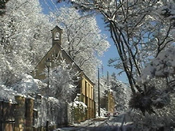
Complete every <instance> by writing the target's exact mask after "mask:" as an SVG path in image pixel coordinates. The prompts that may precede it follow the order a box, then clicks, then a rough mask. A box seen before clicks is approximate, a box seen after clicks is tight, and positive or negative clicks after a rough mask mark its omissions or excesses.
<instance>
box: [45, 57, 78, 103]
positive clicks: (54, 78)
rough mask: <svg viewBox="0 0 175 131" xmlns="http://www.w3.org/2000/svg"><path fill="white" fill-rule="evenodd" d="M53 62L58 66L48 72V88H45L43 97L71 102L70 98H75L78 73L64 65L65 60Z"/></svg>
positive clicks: (70, 66)
mask: <svg viewBox="0 0 175 131" xmlns="http://www.w3.org/2000/svg"><path fill="white" fill-rule="evenodd" d="M55 62H57V64H58V62H59V64H58V66H56V67H54V68H53V69H51V70H50V73H49V85H48V86H49V87H46V88H45V95H46V96H52V97H55V98H57V99H59V100H60V101H67V102H71V100H73V98H72V96H76V87H77V86H78V85H77V83H78V81H79V78H78V77H79V73H80V72H76V71H75V70H73V68H72V67H73V65H70V64H66V62H65V60H61V61H58V60H56V61H55ZM47 79H48V78H47Z"/></svg>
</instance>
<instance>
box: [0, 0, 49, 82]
mask: <svg viewBox="0 0 175 131" xmlns="http://www.w3.org/2000/svg"><path fill="white" fill-rule="evenodd" d="M0 20H1V24H0V27H1V28H0V39H1V41H0V42H1V47H0V50H1V53H0V55H1V57H0V59H1V64H0V66H1V67H2V68H1V76H0V79H1V81H3V82H4V84H6V85H10V84H12V83H13V82H14V81H15V80H16V78H18V75H20V74H25V73H29V72H30V71H32V69H33V67H34V66H35V64H36V63H37V61H38V60H40V59H41V57H42V56H43V55H44V54H45V53H46V51H47V50H48V47H50V46H51V45H50V44H48V42H49V40H50V39H51V36H50V35H49V34H51V33H50V29H51V28H50V27H51V24H50V23H49V19H48V18H47V17H46V16H45V15H43V14H42V10H41V7H40V4H39V1H37V0H32V1H27V0H10V1H8V2H7V3H6V13H5V14H4V15H3V16H2V17H0Z"/></svg>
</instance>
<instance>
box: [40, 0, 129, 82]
mask: <svg viewBox="0 0 175 131" xmlns="http://www.w3.org/2000/svg"><path fill="white" fill-rule="evenodd" d="M39 1H40V3H41V5H42V8H43V12H44V13H45V14H47V13H48V12H49V11H50V9H49V8H48V6H50V7H51V8H52V9H53V4H52V3H51V2H48V1H47V0H39ZM44 1H47V3H48V5H46V4H45V2H44ZM57 6H58V8H59V7H61V6H64V4H57ZM96 20H97V24H98V26H99V28H100V30H101V31H102V33H103V34H105V35H106V36H107V37H108V38H107V40H108V41H109V43H110V45H111V46H110V48H109V49H108V50H107V52H105V53H104V55H103V56H102V57H101V58H100V59H101V60H102V64H103V69H101V70H100V74H101V75H104V76H106V74H107V71H108V72H109V74H112V73H113V72H114V73H116V75H117V73H119V71H118V70H117V69H115V68H114V67H109V66H108V60H109V59H110V58H115V57H117V56H118V55H117V49H116V47H115V45H114V43H113V41H112V39H111V38H110V32H109V31H107V29H106V28H105V24H104V21H103V20H102V19H101V16H100V15H98V16H97V17H96ZM117 79H119V80H121V81H123V82H127V79H126V76H125V74H124V73H123V74H122V75H120V76H118V75H117Z"/></svg>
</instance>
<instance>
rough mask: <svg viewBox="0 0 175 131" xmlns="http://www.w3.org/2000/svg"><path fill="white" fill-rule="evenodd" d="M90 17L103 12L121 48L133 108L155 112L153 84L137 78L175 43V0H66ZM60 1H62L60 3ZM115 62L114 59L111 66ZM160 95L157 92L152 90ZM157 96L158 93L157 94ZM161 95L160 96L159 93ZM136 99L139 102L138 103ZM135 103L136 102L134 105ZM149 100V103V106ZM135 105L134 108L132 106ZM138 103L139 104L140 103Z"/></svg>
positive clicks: (120, 65)
mask: <svg viewBox="0 0 175 131" xmlns="http://www.w3.org/2000/svg"><path fill="white" fill-rule="evenodd" d="M63 1H64V0H63ZM65 1H69V2H71V3H72V5H73V6H74V7H75V8H77V9H79V10H81V11H83V12H84V11H86V12H88V13H89V14H94V13H100V14H102V15H103V16H104V21H105V22H106V24H107V27H108V29H109V31H110V33H111V37H112V39H113V41H114V43H115V45H116V47H117V53H118V55H119V57H120V58H117V59H116V60H117V63H116V64H115V65H114V66H115V67H116V68H117V69H122V70H123V71H124V72H125V73H126V76H127V78H128V82H129V84H130V87H131V90H132V93H133V95H132V99H131V102H130V104H131V107H132V108H139V109H141V110H142V111H143V112H145V111H148V112H149V113H151V112H154V110H153V108H152V101H151V100H150V99H151V98H149V97H150V96H149V97H145V96H147V95H146V94H149V92H148V91H150V90H149V89H150V85H149V84H148V85H147V84H138V83H137V78H138V77H139V76H140V75H141V73H142V69H143V68H145V65H146V63H149V61H150V59H153V58H157V57H158V56H159V54H160V53H161V52H162V51H163V50H165V49H167V48H168V47H169V46H170V45H172V44H173V41H174V9H175V8H174V7H175V3H174V1H173V0H127V1H124V0H105V1H104V0H90V1H86V0H65ZM58 2H60V1H58ZM113 62H115V61H114V60H111V61H110V63H113ZM152 91H153V94H154V95H158V94H159V93H158V92H157V90H152ZM156 93H157V94H156ZM159 95H160V94H159ZM135 100H136V101H135ZM134 101H135V102H134ZM145 101H146V103H145ZM132 103H133V106H132ZM137 103H138V104H137Z"/></svg>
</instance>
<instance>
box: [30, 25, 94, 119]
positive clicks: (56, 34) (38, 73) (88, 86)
mask: <svg viewBox="0 0 175 131" xmlns="http://www.w3.org/2000/svg"><path fill="white" fill-rule="evenodd" d="M51 33H52V47H51V48H50V50H49V51H48V52H47V53H46V55H45V56H44V57H43V58H42V59H41V61H40V62H39V63H38V65H37V66H36V68H35V71H33V73H32V74H33V77H34V78H36V79H40V80H44V79H45V78H46V77H47V76H45V74H44V73H43V72H44V70H45V69H47V70H48V74H49V70H50V68H53V67H56V66H58V65H55V64H54V63H53V60H54V59H55V58H56V59H60V60H65V61H66V63H67V64H71V65H72V68H73V69H74V70H76V71H78V72H79V74H80V75H79V77H80V80H79V83H78V86H77V90H76V91H77V92H76V93H77V94H80V95H79V100H80V101H82V102H83V103H84V104H86V106H87V110H86V114H85V116H80V118H78V119H79V120H78V121H84V120H86V119H91V118H94V117H95V101H94V83H93V82H92V81H91V80H90V79H89V78H88V76H86V74H85V73H84V72H83V70H81V69H80V67H79V66H78V65H77V64H76V63H75V62H74V60H73V59H72V58H71V57H70V55H69V54H68V53H67V52H66V51H65V50H64V49H63V48H62V47H61V44H62V41H61V40H62V39H61V37H62V33H63V30H62V29H61V28H59V27H58V26H56V27H55V28H54V29H53V30H51ZM73 63H74V64H73ZM48 84H49V82H48Z"/></svg>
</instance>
